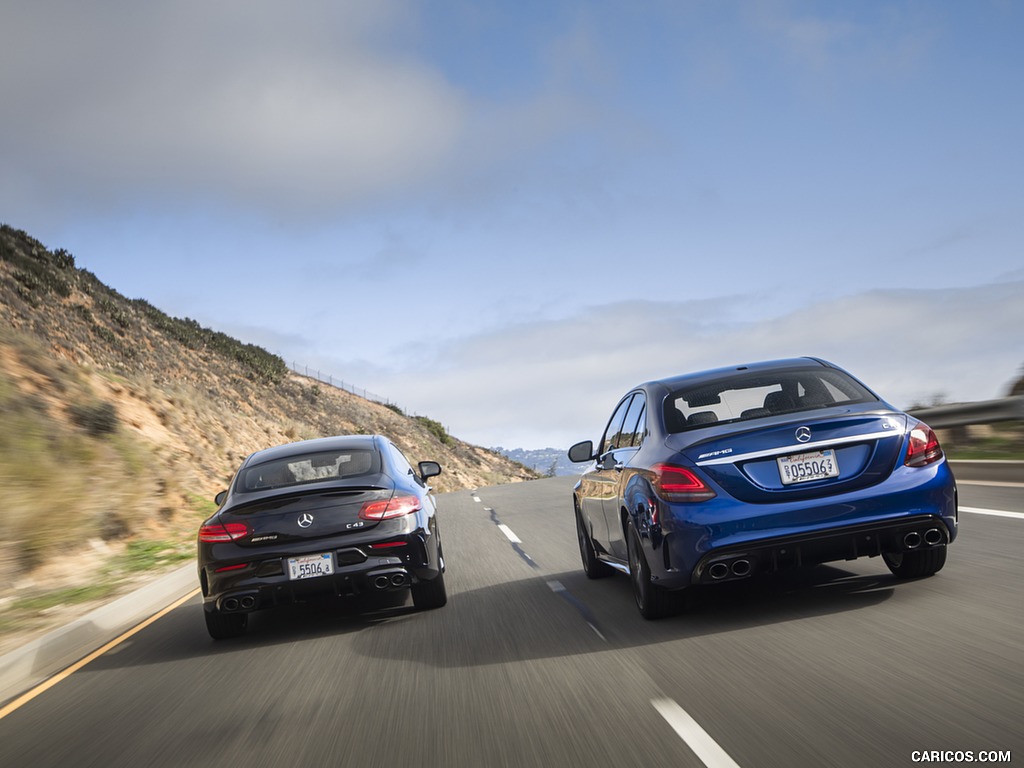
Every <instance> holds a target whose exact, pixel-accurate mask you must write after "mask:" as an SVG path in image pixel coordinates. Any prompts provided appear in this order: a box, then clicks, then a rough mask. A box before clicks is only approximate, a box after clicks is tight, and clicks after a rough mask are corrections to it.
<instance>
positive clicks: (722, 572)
mask: <svg viewBox="0 0 1024 768" xmlns="http://www.w3.org/2000/svg"><path fill="white" fill-rule="evenodd" d="M751 570H752V566H751V564H750V561H749V560H747V559H746V558H745V557H739V558H736V559H735V560H732V561H728V560H719V561H718V562H716V563H712V564H711V566H710V567H709V568H708V576H710V577H711V579H712V580H713V581H721V580H722V579H726V578H728V577H729V576H734V577H736V578H742V577H744V576H749V575H750V572H751Z"/></svg>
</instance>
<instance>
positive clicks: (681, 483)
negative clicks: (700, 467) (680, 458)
mask: <svg viewBox="0 0 1024 768" xmlns="http://www.w3.org/2000/svg"><path fill="white" fill-rule="evenodd" d="M651 469H652V471H653V472H654V481H653V483H652V484H653V485H654V492H655V493H656V494H658V496H659V497H661V498H662V499H664V500H665V501H683V502H699V501H707V500H708V499H713V498H715V496H716V495H717V494H716V493H715V492H714V491H713V490H711V486H709V485H708V484H707V483H705V482H704V481H703V480H701V479H700V477H698V476H697V474H696V473H695V472H693V471H692V470H690V469H687V468H686V467H677V466H675V465H674V464H655V465H654V466H653V467H651Z"/></svg>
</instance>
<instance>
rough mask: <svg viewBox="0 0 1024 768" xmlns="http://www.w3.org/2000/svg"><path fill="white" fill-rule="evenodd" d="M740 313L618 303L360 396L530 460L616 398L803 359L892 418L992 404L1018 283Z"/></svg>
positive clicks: (385, 382) (1005, 377)
mask: <svg viewBox="0 0 1024 768" xmlns="http://www.w3.org/2000/svg"><path fill="white" fill-rule="evenodd" d="M742 301H743V300H742V299H730V300H723V302H721V304H720V305H719V306H716V305H715V304H713V303H707V302H684V303H678V304H671V303H643V302H625V303H619V304H609V305H605V306H600V307H593V308H591V309H588V310H585V311H583V312H580V313H579V314H577V315H575V316H574V317H571V318H569V319H566V320H562V321H553V322H538V323H534V324H530V325H513V326H510V327H508V328H507V329H505V330H502V331H498V332H493V333H487V334H483V335H473V336H469V337H467V338H465V339H462V340H458V341H453V342H451V343H450V344H449V345H447V346H446V347H444V348H441V349H438V350H437V351H436V358H435V359H434V360H433V361H431V362H430V363H429V364H427V365H421V366H419V367H418V368H417V370H396V371H391V372H390V373H386V374H385V373H380V374H378V375H375V376H373V382H372V384H371V385H370V386H371V388H373V389H376V390H377V391H380V392H386V393H389V396H390V397H393V398H394V399H395V400H397V401H398V402H399V403H400V404H401V405H403V406H404V407H407V408H408V409H409V410H413V411H416V412H418V413H422V414H425V415H429V416H431V417H433V418H436V419H438V420H440V421H442V422H443V423H444V424H446V425H447V426H448V427H449V428H450V429H451V431H452V432H453V433H454V434H455V435H457V436H458V437H460V438H463V439H466V440H469V441H470V442H475V443H479V444H484V445H504V446H506V447H509V446H522V447H533V448H539V447H546V446H549V445H554V446H561V447H566V446H568V445H569V444H570V443H572V442H575V441H576V440H583V439H588V438H597V437H598V436H599V433H600V431H601V429H602V427H603V425H604V421H605V419H607V417H608V415H609V413H610V409H611V408H612V407H613V406H614V404H615V401H616V400H617V398H618V397H620V396H621V395H622V394H624V393H625V392H626V391H627V390H628V388H629V387H631V386H633V385H635V384H638V383H640V382H642V381H645V380H649V379H654V378H659V377H663V376H670V375H674V374H678V373H684V372H686V371H692V370H701V369H705V368H714V367H720V366H728V365H734V364H740V363H745V362H751V361H755V360H765V359H774V358H781V357H796V356H801V355H812V356H816V357H822V358H825V359H827V360H830V361H831V362H833V363H836V364H837V365H839V366H841V367H844V368H846V369H847V370H849V371H850V372H851V373H853V374H854V375H855V376H857V377H858V378H861V379H862V380H863V381H864V382H865V383H866V384H868V386H870V387H872V388H873V389H875V390H876V391H877V392H879V394H880V395H881V396H882V397H883V398H885V399H887V400H889V402H891V403H892V404H893V405H895V406H896V407H900V408H904V407H908V406H909V405H911V403H912V402H914V401H916V400H917V401H928V400H929V399H930V398H931V397H933V396H935V395H937V394H942V395H944V396H945V397H947V398H949V399H952V400H962V401H965V400H984V399H989V398H993V397H999V396H1002V395H1004V394H1005V390H1006V388H1007V386H1008V385H1009V383H1010V381H1011V380H1012V379H1013V378H1015V377H1016V376H1017V375H1018V373H1019V369H1020V365H1021V363H1022V362H1024V344H1022V341H1024V336H1022V334H1021V331H1020V329H1021V328H1024V282H1016V283H1007V284H1000V285H986V286H980V287H976V288H965V289H955V290H942V291H875V292H870V293H864V294H859V295H856V296H850V297H846V298H841V299H837V300H834V301H828V302H824V303H820V304H816V305H814V306H811V307H808V308H806V309H801V310H798V311H794V312H790V313H788V314H783V315H780V316H777V317H774V318H771V319H767V320H763V321H758V322H742V321H733V322H728V323H724V324H723V323H722V322H721V321H720V320H719V319H718V318H720V317H721V316H724V315H730V316H734V315H735V314H736V312H737V311H741V310H739V309H738V307H742ZM396 359H400V358H399V357H397V356H396Z"/></svg>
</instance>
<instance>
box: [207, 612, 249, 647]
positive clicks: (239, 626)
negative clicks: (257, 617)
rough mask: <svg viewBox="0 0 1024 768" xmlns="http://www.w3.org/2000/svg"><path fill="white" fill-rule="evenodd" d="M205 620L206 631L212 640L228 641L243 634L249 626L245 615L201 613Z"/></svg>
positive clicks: (247, 615)
mask: <svg viewBox="0 0 1024 768" xmlns="http://www.w3.org/2000/svg"><path fill="white" fill-rule="evenodd" d="M203 616H204V617H205V618H206V631H207V632H209V633H210V637H212V638H213V639H214V640H229V639H231V638H232V637H238V636H239V635H242V634H244V633H245V628H246V627H247V626H248V625H249V614H247V613H221V612H220V611H203Z"/></svg>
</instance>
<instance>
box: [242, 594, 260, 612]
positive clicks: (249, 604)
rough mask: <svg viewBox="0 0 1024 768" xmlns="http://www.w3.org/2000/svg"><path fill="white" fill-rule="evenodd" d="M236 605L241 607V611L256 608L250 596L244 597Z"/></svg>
mask: <svg viewBox="0 0 1024 768" xmlns="http://www.w3.org/2000/svg"><path fill="white" fill-rule="evenodd" d="M238 604H239V605H240V606H241V608H242V610H243V611H251V610H252V609H253V608H255V607H256V598H255V597H253V596H252V595H246V596H245V597H243V598H242V599H241V600H239V601H238Z"/></svg>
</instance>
